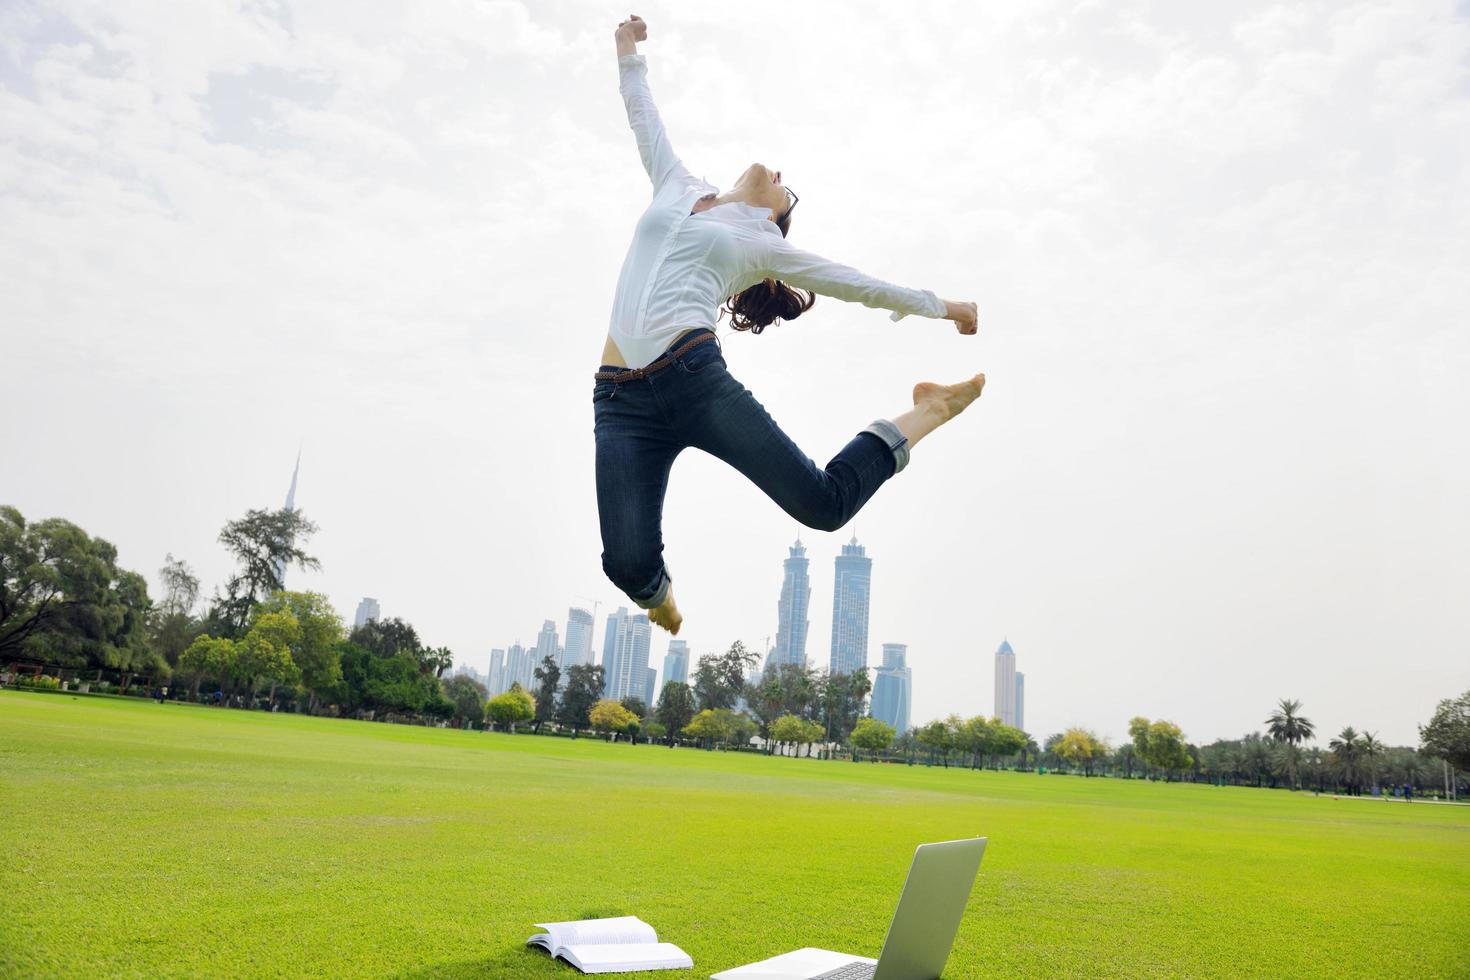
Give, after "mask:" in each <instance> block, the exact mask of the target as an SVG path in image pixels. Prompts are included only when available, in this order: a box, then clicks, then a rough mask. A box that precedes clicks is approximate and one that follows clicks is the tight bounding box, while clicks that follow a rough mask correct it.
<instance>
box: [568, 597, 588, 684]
mask: <svg viewBox="0 0 1470 980" xmlns="http://www.w3.org/2000/svg"><path fill="white" fill-rule="evenodd" d="M591 662H592V614H591V613H590V612H588V611H587V610H585V609H581V608H578V607H576V606H573V607H572V608H570V609H568V610H567V645H566V652H565V653H563V654H562V662H561V669H562V671H563V672H565V671H566V670H568V669H569V668H571V667H578V666H581V665H582V664H590V663H591Z"/></svg>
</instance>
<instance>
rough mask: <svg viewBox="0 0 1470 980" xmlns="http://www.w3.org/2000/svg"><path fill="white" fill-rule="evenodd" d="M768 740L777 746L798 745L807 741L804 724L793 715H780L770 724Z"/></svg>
mask: <svg viewBox="0 0 1470 980" xmlns="http://www.w3.org/2000/svg"><path fill="white" fill-rule="evenodd" d="M770 731H771V734H770V739H771V741H773V742H775V743H776V744H777V745H798V744H801V743H802V742H805V741H806V739H807V727H806V723H805V722H804V721H802V719H800V718H798V717H796V716H795V715H782V716H781V717H780V718H777V719H776V720H775V721H773V722H771V726H770Z"/></svg>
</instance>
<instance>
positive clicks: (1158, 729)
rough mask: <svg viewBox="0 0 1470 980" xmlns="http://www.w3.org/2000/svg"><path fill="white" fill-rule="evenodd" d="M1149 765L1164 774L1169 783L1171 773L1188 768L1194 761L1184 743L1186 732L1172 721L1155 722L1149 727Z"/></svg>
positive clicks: (1146, 756)
mask: <svg viewBox="0 0 1470 980" xmlns="http://www.w3.org/2000/svg"><path fill="white" fill-rule="evenodd" d="M1145 744H1146V745H1147V746H1148V754H1147V755H1145V756H1144V758H1145V759H1146V760H1147V761H1148V763H1149V764H1150V765H1152V766H1154V767H1156V768H1158V769H1162V770H1163V772H1164V779H1165V780H1166V781H1167V780H1168V778H1169V776H1170V774H1171V773H1176V772H1179V771H1180V770H1182V769H1185V768H1187V767H1188V766H1189V765H1190V763H1191V762H1192V761H1193V760H1192V758H1191V756H1190V754H1189V749H1188V747H1187V746H1186V745H1185V742H1184V732H1183V730H1181V729H1180V727H1179V726H1178V725H1176V724H1174V723H1173V722H1172V721H1164V720H1162V719H1160V720H1159V721H1156V722H1153V723H1152V724H1150V725H1149V726H1148V739H1147V741H1146V743H1145Z"/></svg>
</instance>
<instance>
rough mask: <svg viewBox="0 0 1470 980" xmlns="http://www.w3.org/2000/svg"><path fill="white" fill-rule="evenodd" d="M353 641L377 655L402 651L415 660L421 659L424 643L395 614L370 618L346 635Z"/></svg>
mask: <svg viewBox="0 0 1470 980" xmlns="http://www.w3.org/2000/svg"><path fill="white" fill-rule="evenodd" d="M348 639H350V640H351V641H352V642H353V643H356V644H357V645H358V646H360V647H362V648H363V649H364V650H367V651H368V652H369V653H372V654H374V655H375V656H379V657H392V656H394V655H396V654H399V653H403V654H407V655H408V656H410V657H412V658H413V659H414V661H415V662H418V661H420V660H422V659H423V651H424V644H423V641H421V640H420V639H419V634H418V631H417V630H415V629H414V628H413V626H411V625H410V624H408V623H406V622H404V621H403V620H402V619H400V618H399V617H397V616H394V617H393V618H392V619H370V620H368V621H367V622H365V623H363V624H362V625H361V626H358V627H357V628H355V629H354V630H353V631H352V635H351V636H350V637H348Z"/></svg>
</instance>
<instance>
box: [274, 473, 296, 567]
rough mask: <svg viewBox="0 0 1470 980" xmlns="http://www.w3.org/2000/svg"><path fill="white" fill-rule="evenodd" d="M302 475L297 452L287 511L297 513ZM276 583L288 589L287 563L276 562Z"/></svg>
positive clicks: (288, 494) (287, 499)
mask: <svg viewBox="0 0 1470 980" xmlns="http://www.w3.org/2000/svg"><path fill="white" fill-rule="evenodd" d="M300 475H301V450H299V449H298V450H296V468H295V469H293V470H292V471H291V489H289V490H287V491H286V510H287V512H289V513H292V514H294V513H296V478H297V477H298V476H300ZM276 581H277V582H280V583H281V588H283V589H284V588H285V587H286V563H285V562H283V561H281V560H280V559H277V560H276Z"/></svg>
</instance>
